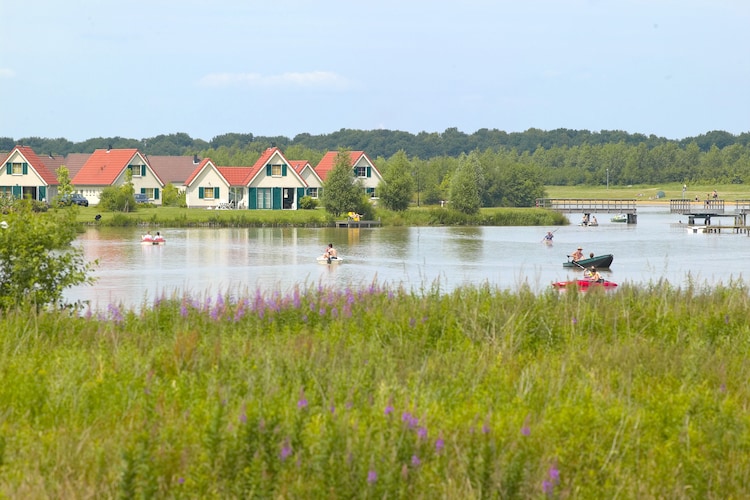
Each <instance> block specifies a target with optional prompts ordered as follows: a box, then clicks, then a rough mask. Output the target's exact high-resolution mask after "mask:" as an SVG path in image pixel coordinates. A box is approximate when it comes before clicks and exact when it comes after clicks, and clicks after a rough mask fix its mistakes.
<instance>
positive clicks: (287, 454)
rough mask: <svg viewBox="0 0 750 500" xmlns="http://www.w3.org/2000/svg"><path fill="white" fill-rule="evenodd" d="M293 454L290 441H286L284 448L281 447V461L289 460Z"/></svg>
mask: <svg viewBox="0 0 750 500" xmlns="http://www.w3.org/2000/svg"><path fill="white" fill-rule="evenodd" d="M291 454H292V447H291V446H290V445H289V440H288V439H287V440H286V441H284V446H282V447H281V453H279V457H280V458H281V461H282V462H283V461H284V460H286V459H287V458H289V457H290V456H291Z"/></svg>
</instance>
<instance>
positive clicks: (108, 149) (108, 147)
mask: <svg viewBox="0 0 750 500" xmlns="http://www.w3.org/2000/svg"><path fill="white" fill-rule="evenodd" d="M111 150H112V144H110V145H109V146H107V153H109V152H110V151H111Z"/></svg>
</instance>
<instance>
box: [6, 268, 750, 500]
mask: <svg viewBox="0 0 750 500" xmlns="http://www.w3.org/2000/svg"><path fill="white" fill-rule="evenodd" d="M436 290H437V287H436V288H435V289H426V290H423V291H422V292H421V293H413V292H406V291H404V290H401V289H398V288H386V287H382V286H380V285H378V284H376V283H373V284H372V286H370V287H369V288H367V289H362V290H353V289H341V290H334V289H327V288H319V287H315V286H311V287H309V288H298V289H293V290H290V291H288V292H281V291H268V292H261V291H248V292H247V293H246V294H243V295H241V296H226V295H215V296H192V297H191V296H186V297H163V298H160V299H158V300H156V301H155V302H154V303H153V304H146V305H145V306H146V307H142V308H139V310H138V312H135V311H132V310H125V309H123V308H121V307H119V306H117V305H116V304H113V305H111V306H110V307H109V309H108V310H107V311H106V312H102V313H91V312H90V311H80V314H70V312H66V311H59V310H56V311H38V312H37V311H36V310H35V309H34V308H32V307H26V306H20V307H19V308H18V309H16V310H11V311H7V312H6V313H4V314H3V315H2V317H0V329H1V330H2V331H3V332H5V333H4V334H3V335H2V336H0V366H2V378H1V380H0V381H1V382H2V383H0V407H1V408H2V409H3V412H2V418H1V420H0V496H2V497H7V498H113V497H123V498H155V497H156V498H409V499H411V498H747V497H748V496H750V429H749V425H750V420H749V419H748V414H747V407H748V404H749V403H750V388H749V387H748V385H747V380H748V377H750V364H749V363H748V361H747V360H748V347H750V343H749V339H750V337H749V336H748V333H749V329H750V318H748V315H747V310H748V306H750V294H749V293H748V290H747V289H746V288H745V287H744V286H742V285H741V284H730V285H728V286H725V287H719V288H716V289H711V290H705V289H700V288H696V287H690V286H688V287H685V288H683V289H675V288H673V287H671V286H669V285H668V284H666V283H656V284H654V285H652V286H650V287H647V288H632V287H629V286H622V287H620V288H619V289H618V290H617V291H616V292H615V293H610V292H604V291H597V290H593V291H591V292H586V293H579V292H576V291H572V290H570V291H566V292H562V293H560V292H554V291H549V292H545V293H542V294H534V293H532V292H530V291H529V290H525V289H520V290H518V291H515V292H507V291H498V290H494V289H492V288H491V287H489V286H482V287H476V288H473V287H472V288H463V289H459V290H456V291H454V292H453V293H450V294H440V293H438V292H437V291H436Z"/></svg>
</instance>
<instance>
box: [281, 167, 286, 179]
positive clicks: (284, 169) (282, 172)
mask: <svg viewBox="0 0 750 500" xmlns="http://www.w3.org/2000/svg"><path fill="white" fill-rule="evenodd" d="M281 175H282V176H284V177H286V165H282V166H281Z"/></svg>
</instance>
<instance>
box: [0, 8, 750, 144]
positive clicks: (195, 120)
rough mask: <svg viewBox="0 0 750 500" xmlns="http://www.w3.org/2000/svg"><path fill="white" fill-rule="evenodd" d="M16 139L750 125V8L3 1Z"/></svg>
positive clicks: (8, 117)
mask: <svg viewBox="0 0 750 500" xmlns="http://www.w3.org/2000/svg"><path fill="white" fill-rule="evenodd" d="M0 20H2V26H3V36H2V40H1V41H0V137H12V138H15V139H20V138H24V137H31V136H36V137H46V138H57V137H64V138H67V139H69V140H71V141H76V142H78V141H83V140H85V139H89V138H94V137H110V136H121V137H127V138H135V139H142V138H148V137H153V136H155V135H159V134H171V133H176V132H185V133H187V134H189V135H190V136H191V137H193V138H200V139H205V140H210V139H211V138H213V137H215V136H217V135H221V134H225V133H232V132H237V133H252V134H254V135H259V136H276V135H283V136H286V137H289V138H294V136H295V135H297V134H299V133H310V134H313V135H317V134H327V133H331V132H334V131H337V130H339V129H342V128H347V129H362V130H373V129H380V128H382V129H389V130H402V131H407V132H411V133H419V132H422V131H426V132H442V131H444V130H445V129H446V128H451V127H456V128H458V129H459V130H461V131H463V132H466V133H473V132H475V131H476V130H478V129H481V128H489V129H499V130H504V131H507V132H522V131H524V130H527V129H529V128H538V129H542V130H552V129H556V128H568V129H578V130H580V129H587V130H591V131H598V130H624V131H626V132H630V133H643V134H647V135H649V134H655V135H657V136H663V137H667V138H670V139H681V138H684V137H690V136H695V135H699V134H703V133H706V132H709V131H712V130H724V131H727V132H730V133H733V134H739V133H742V132H748V131H750V1H748V0H571V1H564V0H513V1H506V0H462V1H461V2H452V1H446V0H443V1H439V0H429V1H428V0H400V1H396V0H377V1H358V0H348V1H339V0H310V1H307V0H264V1H256V0H180V1H173V0H129V1H126V2H122V1H121V2H114V1H109V0H66V1H60V0H0Z"/></svg>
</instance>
